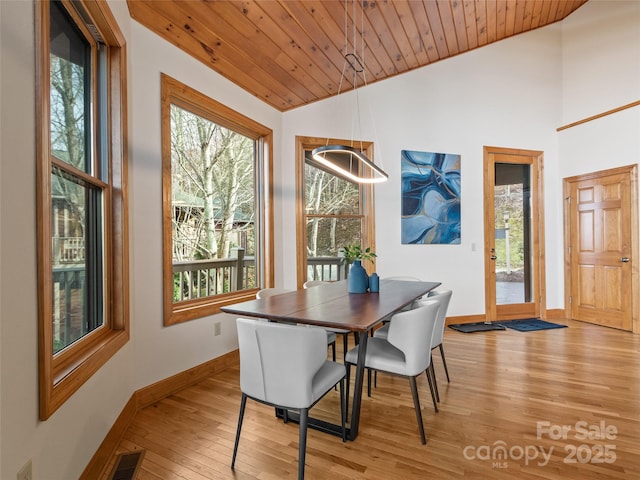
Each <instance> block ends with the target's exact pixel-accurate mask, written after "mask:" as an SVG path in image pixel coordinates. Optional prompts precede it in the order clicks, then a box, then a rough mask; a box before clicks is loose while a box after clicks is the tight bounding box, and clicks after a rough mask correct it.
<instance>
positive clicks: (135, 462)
mask: <svg viewBox="0 0 640 480" xmlns="http://www.w3.org/2000/svg"><path fill="white" fill-rule="evenodd" d="M143 456H144V450H136V451H135V452H124V453H120V454H118V455H117V456H116V464H115V466H114V467H113V472H111V476H110V477H109V480H135V478H136V475H137V473H138V466H139V465H140V463H141V461H142V457H143Z"/></svg>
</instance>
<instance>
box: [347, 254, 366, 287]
mask: <svg viewBox="0 0 640 480" xmlns="http://www.w3.org/2000/svg"><path fill="white" fill-rule="evenodd" d="M368 288H369V275H367V271H366V270H365V269H364V268H363V267H362V262H361V261H360V260H354V262H353V265H351V269H350V270H349V293H367V289H368Z"/></svg>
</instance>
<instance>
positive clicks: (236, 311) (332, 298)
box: [221, 278, 440, 440]
mask: <svg viewBox="0 0 640 480" xmlns="http://www.w3.org/2000/svg"><path fill="white" fill-rule="evenodd" d="M439 285H440V283H439V282H422V281H405V280H393V279H384V278H383V279H381V280H380V286H379V291H378V292H375V293H372V292H367V293H349V288H348V280H342V281H337V282H327V283H326V284H323V285H320V286H316V287H313V288H307V289H299V290H294V291H291V292H288V293H283V294H280V295H273V296H270V297H268V298H262V299H256V300H250V301H247V302H242V303H236V304H232V305H227V306H225V307H222V308H221V310H222V311H223V312H225V313H228V314H233V315H236V316H241V317H245V316H246V317H258V318H264V319H267V320H270V321H280V322H288V323H297V324H301V325H314V326H317V327H325V328H335V329H340V330H349V331H351V332H354V333H356V334H357V338H358V342H359V347H358V360H357V364H356V376H355V385H354V389H353V402H352V410H351V416H350V420H349V424H348V426H347V432H346V438H347V439H348V440H355V439H356V437H357V436H358V428H359V423H360V406H361V403H362V386H363V382H364V374H365V357H366V353H367V338H368V337H369V335H370V334H371V332H372V331H373V329H374V328H375V327H376V326H377V325H378V324H380V323H382V322H383V321H384V320H388V319H390V318H391V316H392V315H393V314H394V313H396V312H398V311H400V310H402V309H403V308H404V307H406V306H407V305H410V304H411V303H412V302H414V301H415V300H417V299H419V298H420V297H423V296H425V295H427V294H428V293H429V292H430V291H431V290H433V289H435V288H437V287H438V286H439ZM287 417H288V418H289V419H292V420H294V421H295V420H296V419H295V417H293V416H292V415H290V414H289V415H287ZM309 427H311V428H315V429H317V430H321V431H324V432H327V433H331V434H333V435H337V436H342V426H341V425H337V424H333V423H330V422H326V421H323V420H319V419H315V418H309Z"/></svg>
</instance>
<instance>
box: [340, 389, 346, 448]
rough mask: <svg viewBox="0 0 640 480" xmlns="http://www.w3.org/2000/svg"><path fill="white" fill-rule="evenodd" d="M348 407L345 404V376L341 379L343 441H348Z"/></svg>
mask: <svg viewBox="0 0 640 480" xmlns="http://www.w3.org/2000/svg"><path fill="white" fill-rule="evenodd" d="M346 413H347V409H346V408H345V405H344V378H343V379H342V380H340V420H341V421H342V441H343V442H346V441H347V429H346V424H347V415H346Z"/></svg>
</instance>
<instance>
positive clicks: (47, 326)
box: [35, 0, 129, 420]
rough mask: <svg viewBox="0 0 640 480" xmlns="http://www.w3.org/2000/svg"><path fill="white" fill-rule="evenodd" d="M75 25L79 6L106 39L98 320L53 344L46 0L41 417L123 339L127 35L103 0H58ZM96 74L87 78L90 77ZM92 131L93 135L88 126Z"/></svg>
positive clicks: (46, 9) (43, 20)
mask: <svg viewBox="0 0 640 480" xmlns="http://www.w3.org/2000/svg"><path fill="white" fill-rule="evenodd" d="M61 4H62V5H63V6H64V7H65V9H66V10H67V11H68V12H69V14H70V15H71V17H72V18H73V20H74V21H75V23H76V24H77V25H78V27H79V28H80V29H81V30H84V31H86V27H85V25H86V21H85V20H83V19H82V18H81V17H80V15H79V14H78V12H77V11H76V9H75V8H74V5H78V6H79V7H80V8H83V9H84V12H85V13H86V14H88V15H89V16H90V17H91V21H92V22H93V24H94V25H95V27H96V29H97V30H98V31H99V33H100V35H101V36H102V39H103V40H104V43H105V45H106V46H107V63H108V68H107V77H108V78H107V86H106V89H107V98H108V100H107V109H108V112H107V121H108V129H107V130H108V131H109V134H108V135H109V136H108V138H107V139H106V143H107V144H108V147H109V159H107V160H103V162H106V164H108V172H109V174H108V179H106V180H107V181H106V184H105V187H104V210H105V212H104V215H105V221H104V222H103V225H104V228H105V232H104V238H105V242H104V249H105V251H104V258H105V259H106V261H105V277H104V278H105V294H106V297H107V298H105V299H104V305H105V309H104V324H103V325H102V326H101V327H99V328H97V329H96V330H94V331H92V332H91V333H89V334H87V335H85V336H83V337H82V338H81V339H79V340H77V341H76V342H74V343H73V344H71V345H69V346H67V347H66V348H65V349H63V350H62V351H60V352H58V353H56V354H54V352H53V325H52V321H51V319H52V318H53V276H52V261H53V252H52V245H51V243H52V242H51V238H52V228H51V215H52V206H51V169H52V165H53V163H54V161H53V158H52V152H51V146H50V145H51V142H50V127H49V121H50V93H49V88H50V87H49V84H50V81H49V78H50V67H49V62H50V40H49V34H50V2H49V1H41V2H36V4H35V7H36V8H35V20H36V92H35V94H36V99H37V100H36V108H37V110H36V111H37V119H36V159H37V162H36V164H37V165H36V172H37V173H36V174H37V184H38V188H37V219H36V220H37V230H38V234H37V236H38V238H37V242H38V327H39V330H38V367H39V391H40V393H39V397H40V408H39V413H40V419H41V420H46V419H47V418H49V417H50V416H51V415H52V414H53V413H54V412H55V411H56V410H57V409H58V408H60V406H62V405H63V404H64V402H65V401H66V400H67V399H68V398H69V397H71V395H73V393H75V392H76V391H77V390H78V389H79V388H80V387H81V386H82V385H83V384H84V383H85V382H86V381H87V380H88V379H89V378H91V376H92V375H93V374H94V373H95V372H97V371H98V370H99V369H100V368H101V367H102V366H103V365H104V364H105V363H106V362H107V361H108V360H109V359H110V358H111V357H112V356H113V355H114V354H115V353H116V352H117V351H118V350H119V349H120V348H122V346H124V345H125V344H126V343H127V342H128V340H129V260H128V258H129V245H128V240H127V239H128V207H127V197H128V195H127V168H128V167H127V162H128V159H127V135H126V132H127V109H126V106H127V90H126V85H127V75H126V63H127V62H126V48H125V43H126V42H125V39H124V36H123V35H122V33H121V31H120V29H119V27H118V24H117V22H116V20H115V18H114V16H113V14H112V13H111V10H110V9H109V6H108V5H107V2H106V1H104V0H92V1H89V0H77V1H74V2H71V1H69V0H62V1H61ZM95 80H96V79H95V78H93V81H94V82H95ZM92 136H93V138H95V135H94V133H93V132H92Z"/></svg>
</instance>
